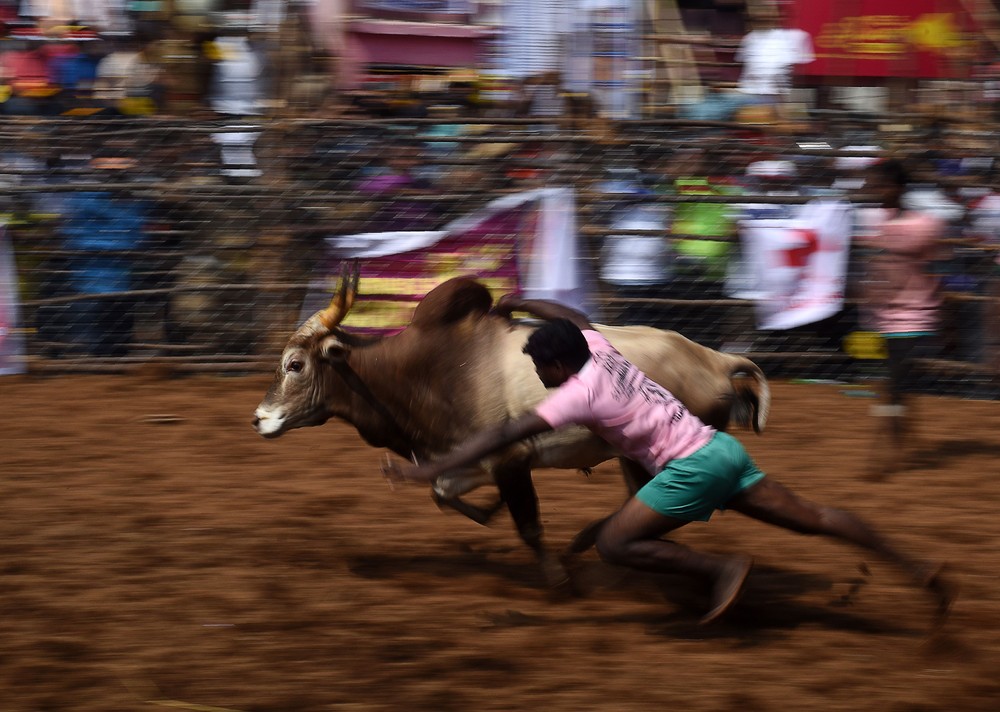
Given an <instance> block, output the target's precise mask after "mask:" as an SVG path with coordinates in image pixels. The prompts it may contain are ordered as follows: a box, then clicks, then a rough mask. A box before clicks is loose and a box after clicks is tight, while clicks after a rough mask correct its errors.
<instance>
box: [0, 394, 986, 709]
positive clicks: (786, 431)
mask: <svg viewBox="0 0 1000 712" xmlns="http://www.w3.org/2000/svg"><path fill="white" fill-rule="evenodd" d="M268 380H269V379H268V378H266V377H239V378H237V377H230V378H226V377H189V378H181V379H172V380H167V379H158V378H155V377H152V376H148V377H143V376H104V377H99V376H93V377H90V376H74V377H48V378H28V377H7V378H4V379H0V403H2V405H3V417H4V424H5V427H6V432H5V434H4V438H3V445H2V450H0V452H2V455H0V502H2V505H0V506H2V512H3V516H2V517H0V605H2V611H0V615H2V617H0V621H2V622H0V710H4V711H6V712H15V711H20V710H31V711H36V710H56V711H66V710H73V711H75V710H85V711H88V712H89V711H94V712H113V711H116V710H149V711H153V710H163V709H180V710H196V711H199V710H200V711H202V712H205V711H208V712H212V711H215V712H219V711H220V710H221V711H232V710H240V711H243V712H250V711H251V710H254V711H265V710H266V711H274V712H298V711H303V712H305V711H312V710H442V711H444V710H455V711H465V710H529V709H537V710H545V711H546V712H563V711H569V710H573V711H574V712H576V711H579V710H616V711H618V710H660V709H662V710H670V709H680V710H685V712H697V711H702V710H704V711H713V712H714V711H718V710H736V709H738V710H742V711H745V712H753V711H759V710H845V711H846V710H850V711H852V712H854V711H857V710H879V711H885V710H888V711H891V712H918V711H920V712H930V711H932V710H949V711H962V710H981V711H983V712H985V711H986V710H995V709H998V708H1000V677H998V676H997V671H998V670H1000V633H998V628H1000V520H998V518H997V516H996V511H997V508H998V505H1000V481H998V468H997V461H998V455H1000V403H996V402H974V401H960V400H952V399H946V398H937V397H930V396H928V397H923V398H921V399H920V401H919V406H920V408H921V414H922V418H921V424H920V433H921V436H922V437H921V443H920V446H919V449H918V452H917V453H916V458H917V462H916V464H915V465H914V466H913V467H912V468H911V469H910V470H909V471H906V472H904V473H901V474H899V475H897V476H895V477H893V478H892V479H890V480H889V481H886V482H872V481H869V480H867V479H865V478H864V477H863V476H862V475H861V471H862V468H863V465H864V463H865V458H866V443H867V442H868V439H869V434H868V429H869V427H870V424H871V421H870V419H869V417H868V415H867V413H868V408H869V406H870V405H871V403H872V401H871V400H870V399H867V398H864V397H852V396H851V395H848V394H845V393H844V390H845V388H844V387H838V386H835V385H815V384H808V385H797V384H784V383H778V384H775V385H774V401H773V402H774V408H773V414H772V419H771V422H770V423H769V425H768V428H767V431H766V433H765V434H764V435H763V436H760V437H757V436H755V435H753V434H750V433H743V432H738V433H737V434H738V435H739V436H740V437H741V439H742V440H743V442H744V443H746V445H747V446H748V448H749V450H750V451H751V453H752V454H753V455H754V457H755V458H756V459H757V461H758V463H759V464H760V465H761V466H762V467H763V468H764V469H765V470H766V471H768V472H769V473H770V474H772V475H773V476H775V477H777V478H779V479H780V480H782V481H784V482H786V483H787V484H789V485H791V486H793V487H794V488H796V489H797V490H799V491H800V492H801V493H802V494H804V495H806V496H808V497H810V498H815V499H818V500H822V501H826V502H829V503H834V504H838V505H844V506H849V507H851V508H853V509H855V510H856V511H858V512H860V513H862V514H864V515H865V516H867V517H869V518H870V519H872V520H874V521H876V522H878V523H879V524H880V525H881V527H883V528H884V530H885V531H886V532H887V533H890V534H891V535H893V536H895V537H896V538H897V539H898V540H899V542H900V543H901V545H902V546H903V547H905V548H907V549H908V550H911V551H914V552H920V553H922V554H923V555H925V556H926V557H929V558H934V559H941V560H946V561H949V562H951V563H952V565H953V573H954V576H955V578H956V579H957V580H958V581H959V583H960V584H961V587H962V590H961V595H960V597H959V599H958V601H957V603H956V604H955V606H954V609H953V613H952V615H951V617H950V618H949V619H948V621H947V622H946V623H945V624H944V626H943V627H941V628H940V629H937V630H935V629H934V628H933V626H932V615H931V614H932V606H931V603H930V601H929V599H928V598H927V597H926V596H925V595H924V593H923V592H922V591H921V590H918V589H915V588H913V587H912V586H910V585H909V583H908V582H907V580H906V579H905V578H904V577H903V576H902V575H901V574H900V573H898V572H897V571H895V570H893V569H892V568H891V567H889V566H887V565H885V564H883V563H882V562H880V561H877V560H873V559H872V558H871V557H869V556H867V555H865V554H863V553H860V552H858V551H856V550H853V549H850V548H847V547H845V546H842V545H840V544H837V543H834V542H830V541H826V540H818V539H812V538H808V537H801V536H797V535H795V534H791V533H788V532H784V531H781V530H778V529H774V528H769V527H767V526H765V525H762V524H759V523H757V522H753V521H750V520H747V519H745V518H742V517H741V516H740V515H738V514H732V513H730V514H726V513H723V514H717V515H716V516H715V517H714V518H713V520H712V522H710V523H709V524H695V525H691V526H689V527H687V528H685V530H682V531H681V532H679V533H678V534H677V538H678V539H679V540H681V541H683V542H685V543H687V544H690V545H692V546H695V547H699V548H703V549H705V550H710V551H716V552H736V551H741V552H748V553H751V554H753V555H754V557H755V559H756V566H755V568H754V570H753V572H752V573H751V576H750V579H749V584H748V589H747V592H746V595H745V597H744V599H743V601H742V602H741V604H740V605H739V607H738V608H737V609H736V610H735V611H734V613H733V615H732V616H731V618H730V619H729V620H727V621H726V622H724V623H722V624H719V625H717V626H715V627H709V628H702V627H699V626H697V625H696V621H697V618H698V616H699V615H700V614H701V613H702V612H703V605H704V602H705V599H704V596H703V591H701V590H700V588H699V587H697V586H695V585H693V583H692V582H691V581H690V580H688V579H684V578H681V577H666V576H664V577H657V576H651V575H646V574H639V573H631V572H626V571H624V570H620V569H616V568H613V567H610V566H608V565H605V564H603V563H601V562H600V561H599V560H598V559H597V557H596V555H595V554H594V553H593V552H590V553H588V554H586V555H585V556H584V557H583V558H582V559H581V560H580V562H579V567H578V570H577V572H576V578H577V584H578V587H579V588H580V590H581V591H580V595H578V596H576V597H558V596H554V595H553V594H552V593H551V592H550V591H549V590H548V589H547V588H546V586H545V585H544V583H543V581H542V578H541V576H540V574H539V571H538V570H537V568H536V567H535V565H534V560H533V558H532V556H531V555H530V553H529V551H528V550H527V549H526V548H525V547H524V546H522V545H521V544H520V542H519V540H518V539H517V537H516V535H515V533H514V531H513V528H512V525H511V522H510V519H509V517H508V516H507V515H506V513H503V515H502V516H501V517H498V519H497V522H496V524H495V525H493V526H491V527H480V526H478V525H476V524H473V523H472V522H470V521H468V520H466V519H464V518H462V517H461V516H460V515H457V514H455V513H444V512H441V511H439V510H438V509H437V508H436V507H435V505H434V504H433V503H432V501H431V500H430V497H429V495H428V493H427V492H426V491H424V490H422V489H420V488H404V489H397V490H396V491H390V490H389V489H388V488H387V486H386V485H385V484H384V482H383V480H382V478H381V477H380V475H379V472H378V458H379V456H380V454H381V453H380V451H378V450H375V449H373V448H370V447H368V446H367V445H365V444H364V443H363V442H362V441H361V440H360V438H359V437H358V436H357V434H356V433H355V432H354V430H353V429H351V428H350V427H348V426H346V425H344V424H341V423H328V424H327V425H325V426H323V427H320V428H312V429H309V430H301V431H296V432H293V433H291V434H289V435H287V436H285V437H284V438H281V439H279V440H273V441H265V440H263V439H261V438H259V437H258V436H257V435H256V434H255V433H254V432H253V430H252V429H251V427H250V417H251V413H252V411H253V409H254V407H255V406H256V404H257V402H258V401H259V400H260V398H261V397H262V396H263V393H264V391H265V389H266V387H267V383H268ZM536 483H537V486H538V490H539V497H540V500H541V506H542V511H543V517H544V521H545V525H546V532H547V537H548V541H549V542H550V543H551V544H552V545H553V546H562V545H564V544H566V543H567V542H568V540H569V539H570V537H571V536H572V535H573V534H574V533H575V532H576V530H577V529H579V528H580V527H581V526H582V525H584V524H585V523H587V522H588V521H590V520H591V519H593V518H596V517H598V516H601V515H603V514H605V513H607V512H609V511H610V510H612V509H613V508H615V507H616V506H617V505H619V504H620V503H621V501H622V499H623V497H624V487H623V485H622V482H621V478H620V476H619V474H618V471H617V468H616V467H615V466H612V465H603V466H601V467H600V468H598V469H597V470H596V471H595V472H594V473H593V475H592V476H591V477H590V478H589V479H588V478H586V477H584V476H583V475H582V474H581V473H578V472H565V471H555V470H544V471H540V472H537V473H536ZM489 494H491V493H487V492H485V491H483V492H481V493H479V495H478V497H477V498H478V499H481V500H485V499H487V498H488V497H487V496H488V495H489ZM864 564H867V567H868V569H869V571H870V574H868V575H866V574H865V573H864V572H863V569H864V568H865V566H864Z"/></svg>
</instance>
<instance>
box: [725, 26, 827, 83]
mask: <svg viewBox="0 0 1000 712" xmlns="http://www.w3.org/2000/svg"><path fill="white" fill-rule="evenodd" d="M813 59H815V56H814V55H813V49H812V40H811V39H810V37H809V33H808V32H806V31H805V30H796V29H784V28H774V29H770V30H753V31H752V32H750V33H748V34H747V35H746V36H744V37H743V41H742V42H741V43H740V47H739V49H738V50H737V51H736V60H737V61H738V62H742V63H743V72H742V74H741V75H740V81H739V89H740V91H742V92H743V93H745V94H767V95H776V94H787V93H788V90H789V89H790V88H791V79H792V68H793V67H794V66H795V65H797V64H808V63H809V62H811V61H813Z"/></svg>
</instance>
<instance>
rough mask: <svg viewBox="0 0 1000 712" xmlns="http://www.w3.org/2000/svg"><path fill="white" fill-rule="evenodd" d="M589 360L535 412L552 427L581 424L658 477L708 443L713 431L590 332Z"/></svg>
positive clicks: (605, 342)
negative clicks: (667, 465)
mask: <svg viewBox="0 0 1000 712" xmlns="http://www.w3.org/2000/svg"><path fill="white" fill-rule="evenodd" d="M583 335H584V337H586V339H587V344H589V346H590V360H589V361H587V363H585V364H584V365H583V368H581V369H580V371H579V372H578V373H577V374H575V375H574V376H572V377H570V379H569V380H568V381H566V382H565V383H564V384H563V385H561V386H560V387H559V388H557V389H556V390H555V391H553V392H552V393H550V394H549V396H548V397H547V398H546V399H545V400H544V401H542V402H541V403H540V404H539V405H538V407H537V408H536V409H535V412H536V413H537V414H538V415H539V417H541V419H542V420H544V421H545V422H546V423H548V424H549V425H551V426H552V427H553V428H558V427H561V426H563V425H570V424H573V425H583V426H585V427H587V428H589V429H590V430H591V431H593V432H594V434H596V435H598V436H600V437H601V438H603V439H604V440H606V441H607V442H609V443H610V444H611V445H613V446H614V447H615V448H616V449H617V450H619V451H620V452H621V453H622V454H623V455H625V456H626V457H628V458H629V459H631V460H635V461H636V462H639V463H641V464H642V466H643V467H645V468H646V470H648V471H649V472H650V473H652V474H654V475H655V474H656V473H658V472H659V471H660V470H661V469H662V468H663V466H664V465H666V463H667V462H669V461H670V460H676V459H678V458H681V457H687V456H688V455H691V454H693V453H694V452H695V451H696V450H698V449H699V448H700V447H702V446H703V445H705V444H706V443H708V441H709V440H711V439H712V436H713V435H714V434H715V428H712V427H711V426H709V425H705V424H704V423H703V422H701V421H700V420H699V419H698V418H697V417H695V416H694V415H692V414H691V413H690V412H688V409H687V408H685V407H684V404H683V403H681V402H680V401H679V400H677V398H676V397H675V396H674V395H673V394H672V393H670V392H669V391H668V390H667V389H665V388H663V387H662V386H661V385H659V384H658V383H656V382H655V381H653V380H652V379H650V378H648V377H647V376H646V374H644V373H643V372H642V371H640V370H639V369H638V368H636V367H635V366H634V365H633V364H631V363H629V362H628V361H627V360H626V359H625V357H624V356H622V355H621V354H620V353H618V351H616V350H615V347H614V346H612V345H611V344H610V343H609V342H608V340H607V339H605V338H604V337H603V336H601V335H600V334H599V333H597V332H596V331H590V330H587V331H584V332H583Z"/></svg>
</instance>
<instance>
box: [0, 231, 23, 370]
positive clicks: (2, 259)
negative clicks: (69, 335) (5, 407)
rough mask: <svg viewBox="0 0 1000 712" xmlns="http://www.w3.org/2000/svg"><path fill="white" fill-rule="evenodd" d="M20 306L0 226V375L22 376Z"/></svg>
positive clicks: (7, 242)
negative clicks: (16, 374)
mask: <svg viewBox="0 0 1000 712" xmlns="http://www.w3.org/2000/svg"><path fill="white" fill-rule="evenodd" d="M18 312H19V304H18V298H17V270H16V269H15V265H14V250H13V248H12V247H11V245H10V239H9V238H8V236H7V230H6V229H5V228H3V227H0V376H8V375H11V374H14V373H24V372H25V370H26V368H25V359H24V336H23V334H21V332H19V331H18V330H17V324H18V318H19V316H18Z"/></svg>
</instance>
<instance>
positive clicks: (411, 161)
mask: <svg viewBox="0 0 1000 712" xmlns="http://www.w3.org/2000/svg"><path fill="white" fill-rule="evenodd" d="M424 169H425V166H424V156H423V152H422V151H421V148H420V146H419V145H416V144H410V143H402V144H399V145H397V146H395V147H389V148H388V149H387V152H386V158H385V159H384V163H383V166H382V167H381V168H378V169H376V172H375V173H374V174H373V175H370V176H368V177H366V178H364V179H362V180H361V182H360V183H359V184H358V192H359V193H361V194H363V195H367V196H369V197H370V198H372V199H374V201H375V203H376V206H375V210H374V212H373V213H372V215H371V216H370V218H369V224H368V226H367V229H368V230H370V231H373V232H385V231H390V230H430V229H432V228H434V227H436V226H437V219H438V216H437V212H436V210H435V209H434V205H433V203H431V202H429V201H426V200H417V199H416V197H415V194H419V193H421V192H424V191H427V190H429V189H430V188H431V183H430V181H429V180H428V179H427V178H426V177H425V175H424V173H423V170H424Z"/></svg>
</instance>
